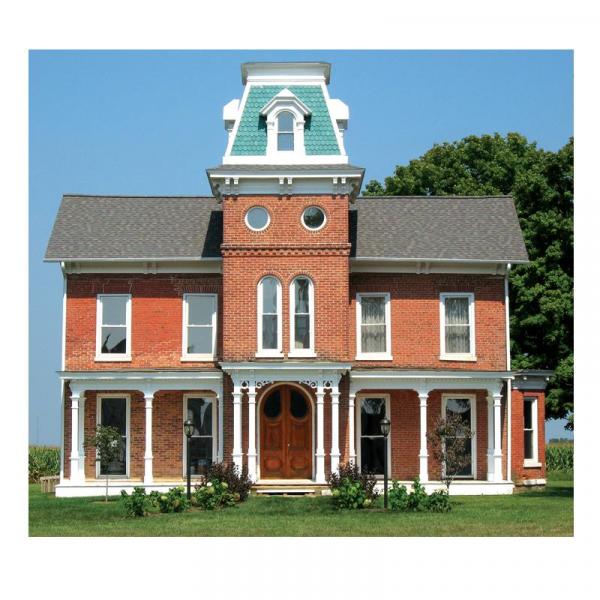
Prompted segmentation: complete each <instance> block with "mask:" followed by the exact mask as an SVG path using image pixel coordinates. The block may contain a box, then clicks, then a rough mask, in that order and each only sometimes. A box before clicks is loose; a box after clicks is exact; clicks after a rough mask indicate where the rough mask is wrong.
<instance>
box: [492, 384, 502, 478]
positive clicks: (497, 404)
mask: <svg viewBox="0 0 600 600" xmlns="http://www.w3.org/2000/svg"><path fill="white" fill-rule="evenodd" d="M501 425H502V394H501V393H500V392H498V393H495V394H494V481H502V427H501Z"/></svg>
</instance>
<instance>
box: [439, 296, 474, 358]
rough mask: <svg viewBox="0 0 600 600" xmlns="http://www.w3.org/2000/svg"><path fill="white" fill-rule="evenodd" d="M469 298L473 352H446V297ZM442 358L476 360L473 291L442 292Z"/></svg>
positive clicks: (470, 337) (470, 333)
mask: <svg viewBox="0 0 600 600" xmlns="http://www.w3.org/2000/svg"><path fill="white" fill-rule="evenodd" d="M447 298H467V299H468V300H469V344H470V346H471V352H468V353H460V352H456V353H451V352H446V299H447ZM440 360H458V361H469V362H475V361H476V360H477V354H476V351H475V294H473V293H472V292H442V293H441V294H440Z"/></svg>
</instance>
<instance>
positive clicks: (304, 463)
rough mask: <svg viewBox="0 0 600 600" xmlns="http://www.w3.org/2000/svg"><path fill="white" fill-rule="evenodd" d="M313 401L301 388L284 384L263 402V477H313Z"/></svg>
mask: <svg viewBox="0 0 600 600" xmlns="http://www.w3.org/2000/svg"><path fill="white" fill-rule="evenodd" d="M312 421H313V418H312V405H311V402H310V400H309V398H308V397H307V396H306V395H305V394H304V393H303V392H302V391H301V390H300V389H299V388H296V387H293V386H289V385H281V386H278V387H276V388H274V389H273V390H270V391H268V392H267V394H266V396H265V397H264V398H263V400H262V402H261V405H260V477H261V479H311V478H312Z"/></svg>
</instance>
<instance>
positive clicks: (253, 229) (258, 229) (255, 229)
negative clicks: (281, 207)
mask: <svg viewBox="0 0 600 600" xmlns="http://www.w3.org/2000/svg"><path fill="white" fill-rule="evenodd" d="M254 208H262V209H263V210H264V211H265V212H266V213H267V223H266V224H265V226H264V227H252V225H250V223H249V221H248V214H249V213H250V211H251V210H252V209H254ZM244 223H246V227H247V228H248V229H250V231H264V230H265V229H266V228H267V227H268V226H269V225H270V224H271V213H270V212H269V211H268V210H267V209H266V208H265V207H264V206H260V205H258V204H255V205H254V206H251V207H250V208H249V209H248V210H247V211H246V214H245V215H244Z"/></svg>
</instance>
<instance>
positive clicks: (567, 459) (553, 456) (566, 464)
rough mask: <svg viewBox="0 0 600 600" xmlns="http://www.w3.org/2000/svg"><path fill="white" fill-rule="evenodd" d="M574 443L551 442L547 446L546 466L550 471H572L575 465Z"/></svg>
mask: <svg viewBox="0 0 600 600" xmlns="http://www.w3.org/2000/svg"><path fill="white" fill-rule="evenodd" d="M574 448H575V447H574V445H573V444H549V445H548V446H546V468H547V469H548V471H572V470H573V465H574V456H575V450H574Z"/></svg>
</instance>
